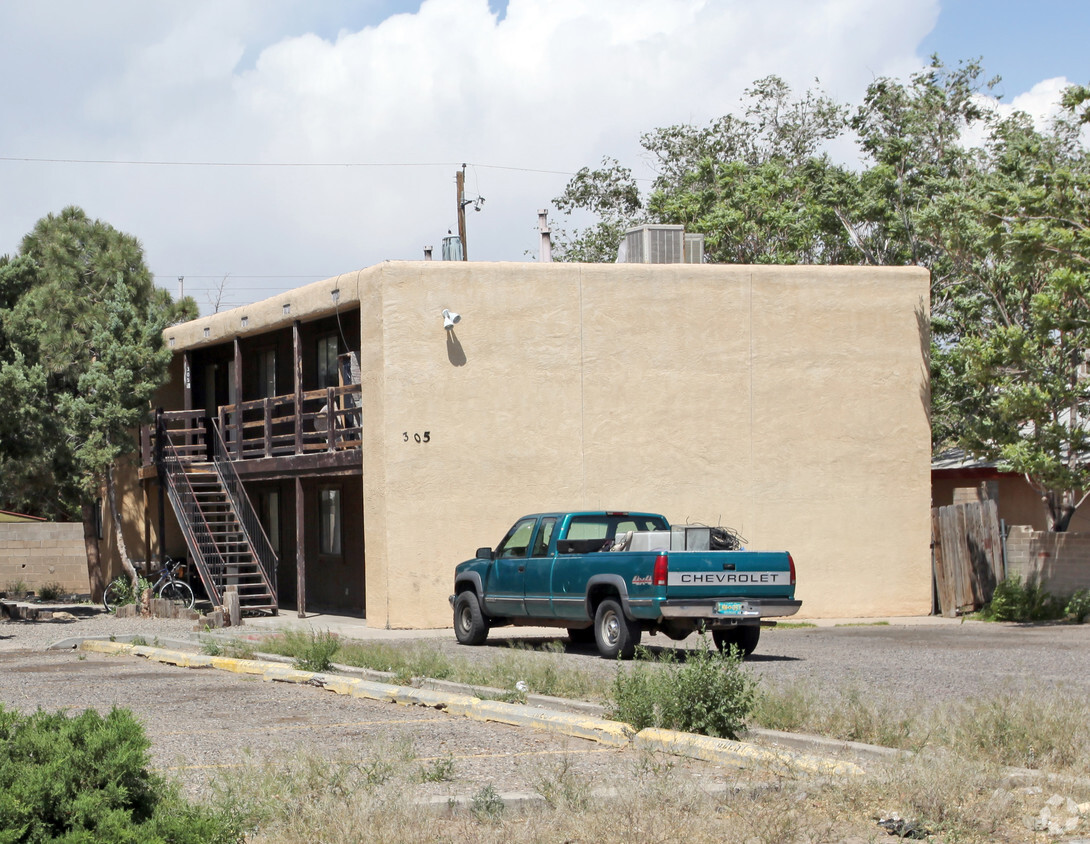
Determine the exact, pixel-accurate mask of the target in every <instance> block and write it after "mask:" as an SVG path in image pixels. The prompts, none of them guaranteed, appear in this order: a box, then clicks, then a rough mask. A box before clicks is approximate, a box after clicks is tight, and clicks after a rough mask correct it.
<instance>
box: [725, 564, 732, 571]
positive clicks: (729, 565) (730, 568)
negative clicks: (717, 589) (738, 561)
mask: <svg viewBox="0 0 1090 844" xmlns="http://www.w3.org/2000/svg"><path fill="white" fill-rule="evenodd" d="M723 571H734V563H723Z"/></svg>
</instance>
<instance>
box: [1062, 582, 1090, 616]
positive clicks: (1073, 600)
mask: <svg viewBox="0 0 1090 844" xmlns="http://www.w3.org/2000/svg"><path fill="white" fill-rule="evenodd" d="M1064 614H1065V615H1069V616H1073V617H1074V619H1075V623H1076V624H1083V623H1085V622H1086V619H1087V618H1090V590H1086V589H1080V590H1079V591H1078V592H1076V593H1075V594H1074V595H1072V596H1071V597H1070V598H1069V599H1068V601H1067V606H1066V607H1064Z"/></svg>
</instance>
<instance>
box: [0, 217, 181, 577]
mask: <svg viewBox="0 0 1090 844" xmlns="http://www.w3.org/2000/svg"><path fill="white" fill-rule="evenodd" d="M195 314H196V304H195V303H194V302H193V301H192V299H186V300H183V301H182V302H180V303H177V304H175V303H174V302H173V301H172V300H171V297H170V294H169V293H167V292H166V291H165V290H161V289H159V288H157V287H155V285H154V284H153V282H152V277H151V274H150V273H149V272H148V269H147V267H146V266H145V264H144V257H143V250H142V248H141V246H140V243H139V241H137V240H136V238H134V237H132V236H131V235H128V234H124V233H122V232H119V231H117V230H116V229H114V228H113V227H112V226H110V225H109V224H107V223H105V222H102V221H100V220H92V219H90V218H89V217H88V216H87V215H86V214H85V213H84V212H83V211H82V210H80V209H79V208H75V207H70V208H65V209H64V210H63V211H62V212H61V213H60V214H57V215H53V214H50V215H48V216H46V217H44V218H42V219H41V220H39V221H38V223H37V224H36V225H35V227H34V229H33V231H31V232H30V233H29V234H28V235H27V236H26V237H25V238H24V239H23V242H22V245H21V249H20V251H19V254H18V255H17V256H16V257H14V258H8V257H5V258H4V259H2V260H0V391H3V394H4V396H5V402H4V404H3V405H2V406H0V432H3V433H4V437H3V439H2V440H0V497H2V498H3V499H4V500H6V501H8V502H11V503H12V504H13V505H14V506H17V507H19V508H20V509H24V510H26V511H28V512H33V513H39V514H41V515H45V516H49V517H53V518H76V517H77V516H78V518H80V519H81V520H82V522H83V525H84V536H85V540H86V548H87V562H88V573H89V575H90V581H91V588H92V592H93V594H94V595H95V596H96V597H98V596H99V595H100V594H101V591H102V588H103V586H104V583H103V572H102V564H101V560H100V559H99V553H98V542H97V529H96V528H97V526H96V503H97V502H98V500H99V497H100V495H101V490H102V489H103V488H104V487H105V488H106V490H107V493H108V495H109V497H110V499H111V501H112V500H113V499H114V478H113V468H114V465H115V464H116V462H117V460H118V459H119V458H120V457H122V456H123V455H125V454H126V453H129V452H132V451H134V450H135V442H134V431H135V430H136V429H138V427H139V426H140V424H142V423H143V422H145V421H146V419H147V417H148V412H149V408H150V406H151V405H150V402H151V399H152V396H153V395H154V393H155V391H156V390H157V389H158V388H159V387H160V386H161V385H162V384H163V383H164V381H165V380H166V373H167V367H168V365H169V362H170V352H169V350H167V349H166V348H165V347H164V344H163V341H162V331H163V329H164V328H165V327H166V326H167V325H168V324H170V323H171V322H174V321H177V320H178V319H183V318H191V317H192V316H194V315H195ZM111 510H112V512H113V514H114V526H115V530H116V531H117V538H118V544H119V549H120V551H121V554H122V560H123V563H124V564H125V565H126V568H127V569H128V570H129V572H130V576H132V577H135V571H134V570H133V569H132V565H131V562H130V561H129V560H128V554H127V552H126V550H125V548H124V543H123V540H122V537H121V532H120V517H119V514H118V510H117V508H116V506H114V507H111Z"/></svg>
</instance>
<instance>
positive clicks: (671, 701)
mask: <svg viewBox="0 0 1090 844" xmlns="http://www.w3.org/2000/svg"><path fill="white" fill-rule="evenodd" d="M701 645H702V646H701V647H697V648H695V649H691V650H688V651H686V652H685V660H684V661H683V662H677V661H676V659H675V657H674V654H673V651H666V652H665V653H664V655H663V656H662V657H660V658H659V659H658V660H657V661H655V660H651V659H650V654H649V652H648V651H647V650H646V649H644V648H640V649H638V651H637V654H638V656H639V659H638V660H637V661H636V662H635V663H633V665H632V668H631V670H628V671H625V670H623V669H618V671H617V675H616V677H615V678H614V680H613V687H612V692H611V696H610V701H609V704H608V706H607V711H608V713H609V717H611V718H616V719H617V720H620V721H625V722H627V723H629V724H631V725H632V726H633V727H635V728H636V729H639V730H642V729H643V728H645V727H663V728H666V729H671V730H681V731H682V732H687V733H700V734H701V735H706V736H717V737H723V738H736V737H737V734H738V731H739V730H741V729H742V728H743V727H744V726H745V719H746V717H747V716H748V715H749V713H750V711H751V710H752V708H753V704H754V699H755V697H756V688H757V687H756V682H755V681H754V680H753V679H752V678H751V677H749V676H748V675H747V674H746V673H745V672H744V671H743V670H742V657H741V654H740V653H739V652H738V651H737V650H736V649H732V650H731V651H730V652H729V653H722V652H720V651H718V650H717V649H714V648H710V647H708V645H707V641H706V639H704V638H703V637H702V638H701ZM652 663H657V664H652Z"/></svg>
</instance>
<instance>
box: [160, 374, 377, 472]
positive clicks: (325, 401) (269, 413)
mask: <svg viewBox="0 0 1090 844" xmlns="http://www.w3.org/2000/svg"><path fill="white" fill-rule="evenodd" d="M361 397H362V393H361V389H360V385H359V384H350V385H347V386H344V387H327V388H325V389H321V390H310V391H308V392H304V393H301V394H299V396H298V400H297V396H296V395H294V394H289V395H284V396H273V397H271V398H265V399H256V400H253V401H244V402H240V403H238V404H229V405H222V406H221V407H220V408H219V412H218V416H217V418H216V419H215V420H214V421H215V424H216V425H217V426H218V428H219V430H220V433H221V435H222V437H223V441H224V445H225V446H226V449H227V454H228V455H229V456H230V458H231V460H232V461H236V462H238V463H239V464H240V465H239V467H238V471H239V473H240V474H252V473H253V472H249V471H247V468H248V467H246V466H244V465H242V464H244V463H248V462H250V461H254V462H255V463H256V461H262V463H263V465H262V466H261V467H258V466H257V465H254V466H253V470H254V472H256V471H259V470H261V471H270V472H276V471H277V469H287V468H291V467H294V468H296V469H299V468H304V467H311V468H313V469H316V470H317V469H322V468H328V469H334V468H349V469H351V468H353V467H358V466H360V465H361V461H362V457H361V448H362V437H363V407H362V403H361ZM157 418H158V424H159V425H162V426H163V428H164V430H165V431H167V432H168V433H169V435H170V439H171V441H172V442H173V443H174V448H175V451H176V452H177V454H178V456H179V457H180V458H181V459H182V460H190V461H193V462H203V461H206V460H211V459H212V450H211V447H210V437H211V432H210V430H209V428H208V426H209V425H210V424H212V420H210V419H209V418H208V415H207V414H206V413H205V411H203V410H166V411H162V412H161V413H160V414H159V415H158V417H157ZM155 430H156V428H155V425H146V426H144V428H143V430H142V431H141V457H142V461H141V462H142V463H143V466H144V471H142V472H141V474H142V475H143V476H145V477H147V476H149V475H150V474H152V472H153V471H154V466H155ZM301 458H308V459H301Z"/></svg>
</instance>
